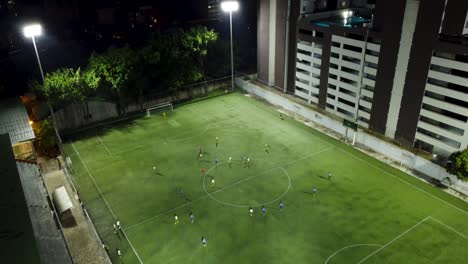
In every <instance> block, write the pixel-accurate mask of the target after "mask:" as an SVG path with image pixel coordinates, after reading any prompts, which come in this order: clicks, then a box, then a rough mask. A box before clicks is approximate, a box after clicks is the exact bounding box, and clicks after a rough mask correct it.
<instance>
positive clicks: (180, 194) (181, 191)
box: [178, 188, 187, 199]
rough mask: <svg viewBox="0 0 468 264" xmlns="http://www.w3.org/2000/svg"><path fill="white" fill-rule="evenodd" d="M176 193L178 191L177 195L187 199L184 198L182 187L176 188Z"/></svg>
mask: <svg viewBox="0 0 468 264" xmlns="http://www.w3.org/2000/svg"><path fill="white" fill-rule="evenodd" d="M178 193H179V196H180V197H181V198H184V199H187V198H185V193H184V189H182V188H180V189H178Z"/></svg>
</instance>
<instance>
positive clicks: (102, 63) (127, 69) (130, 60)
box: [88, 46, 138, 114]
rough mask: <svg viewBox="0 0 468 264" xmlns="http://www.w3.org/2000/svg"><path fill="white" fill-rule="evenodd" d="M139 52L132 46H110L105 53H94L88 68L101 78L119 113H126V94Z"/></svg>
mask: <svg viewBox="0 0 468 264" xmlns="http://www.w3.org/2000/svg"><path fill="white" fill-rule="evenodd" d="M137 62H138V59H137V54H136V52H135V51H133V50H132V49H131V48H130V47H128V46H125V47H123V48H110V49H108V50H107V52H106V53H104V54H97V53H93V54H92V55H91V57H90V59H89V65H88V69H89V70H90V71H92V72H94V73H95V74H96V76H97V77H98V78H101V79H102V80H103V82H104V87H105V89H106V90H107V91H108V92H109V94H108V95H109V96H110V98H111V99H112V100H113V101H115V102H116V103H117V110H118V112H119V114H122V113H125V110H126V109H125V108H126V99H125V98H126V97H125V94H126V93H127V92H128V91H129V90H130V89H129V84H130V83H131V82H132V81H133V80H134V78H135V75H136V73H135V69H136V65H137Z"/></svg>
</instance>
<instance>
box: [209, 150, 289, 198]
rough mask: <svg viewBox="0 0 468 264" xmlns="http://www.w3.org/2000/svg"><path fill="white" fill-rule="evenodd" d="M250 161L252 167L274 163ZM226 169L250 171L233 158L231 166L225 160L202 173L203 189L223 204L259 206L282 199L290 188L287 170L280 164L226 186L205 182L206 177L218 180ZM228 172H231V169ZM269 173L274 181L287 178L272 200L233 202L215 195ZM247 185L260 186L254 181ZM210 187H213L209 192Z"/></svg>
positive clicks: (263, 160)
mask: <svg viewBox="0 0 468 264" xmlns="http://www.w3.org/2000/svg"><path fill="white" fill-rule="evenodd" d="M250 163H252V167H253V166H258V165H259V164H260V163H268V164H271V165H275V164H274V163H273V162H271V161H268V160H265V159H252V160H251V162H250ZM244 166H245V167H244ZM249 166H250V165H249ZM220 170H221V173H220V172H219V171H220ZM227 170H234V173H236V172H240V171H246V172H248V171H252V170H251V169H250V168H248V166H247V165H246V164H244V163H241V161H240V160H233V161H232V164H231V166H229V163H227V162H222V163H219V164H218V165H217V166H213V167H211V168H209V169H208V170H207V171H206V173H205V174H204V175H203V190H204V191H205V193H206V194H207V195H208V196H209V197H210V198H211V199H213V200H215V201H217V202H219V203H221V204H224V205H228V206H233V207H259V206H263V205H268V204H272V203H274V202H277V201H279V200H280V199H282V198H283V197H284V196H285V195H286V194H287V193H288V192H289V189H290V188H291V178H290V177H289V174H288V172H287V171H286V170H285V169H284V168H283V167H281V166H273V167H271V168H269V169H267V170H264V171H262V172H258V173H255V174H253V175H249V176H248V177H244V178H240V179H238V180H237V181H234V182H231V183H229V184H227V185H226V186H222V187H211V183H210V182H211V181H210V180H208V183H207V177H214V179H215V180H218V179H219V178H222V177H223V173H222V172H223V171H227ZM230 172H231V173H233V172H232V171H230ZM213 173H216V174H217V175H213ZM218 173H220V174H218ZM243 174H248V173H243ZM269 174H274V177H276V179H274V180H276V181H278V180H281V179H278V177H282V178H287V184H286V185H284V187H283V189H284V191H282V192H279V194H277V195H276V196H275V197H274V198H273V199H272V200H269V199H265V201H263V200H262V201H259V202H252V203H233V202H230V201H228V200H229V199H220V198H218V197H216V194H217V193H222V192H224V191H232V190H233V187H235V186H239V185H241V184H246V183H247V184H248V182H249V181H251V180H255V179H258V178H259V177H262V176H263V177H265V175H269ZM218 175H219V176H218ZM278 175H279V176H278ZM285 176H286V177H285ZM267 180H271V177H270V178H268V179H267ZM263 181H265V180H263ZM268 183H270V182H268ZM273 184H275V183H273ZM215 186H216V185H215ZM248 187H250V188H252V187H260V186H256V184H255V183H254V184H253V185H251V186H248ZM211 188H213V189H212V191H211V192H210V189H211ZM255 189H256V190H258V191H262V188H255ZM239 191H240V192H242V190H239ZM245 195H251V194H245Z"/></svg>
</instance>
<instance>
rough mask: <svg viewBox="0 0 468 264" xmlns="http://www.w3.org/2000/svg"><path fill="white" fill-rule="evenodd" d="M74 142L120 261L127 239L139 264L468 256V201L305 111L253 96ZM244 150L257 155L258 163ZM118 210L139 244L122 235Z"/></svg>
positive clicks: (86, 185) (88, 190)
mask: <svg viewBox="0 0 468 264" xmlns="http://www.w3.org/2000/svg"><path fill="white" fill-rule="evenodd" d="M216 137H219V146H218V147H215V138H216ZM265 144H268V145H269V151H270V153H269V154H268V153H267V152H266V151H265V146H264V145H265ZM199 146H201V147H202V151H203V159H202V160H201V161H199V160H198V158H197V155H198V148H199ZM65 148H66V151H67V153H68V155H69V156H70V157H71V159H72V161H73V168H74V175H73V179H74V181H75V183H76V185H77V188H78V189H79V191H80V195H81V198H82V199H83V200H84V203H85V206H86V207H87V209H88V210H89V212H90V215H91V217H92V219H93V221H94V223H95V225H96V227H97V230H98V232H99V234H100V235H101V236H102V239H103V240H105V241H106V243H108V244H109V246H110V248H111V249H110V255H111V258H112V259H113V260H114V261H115V260H116V259H117V257H116V254H115V250H116V248H119V249H121V250H122V252H123V254H124V256H123V258H122V262H124V263H127V264H128V263H139V260H138V258H137V256H136V254H135V251H136V252H137V254H138V256H139V257H140V259H141V261H142V262H143V263H358V262H360V261H361V260H363V261H362V262H361V263H466V262H465V261H466V260H467V259H468V250H466V245H467V242H468V238H467V236H468V204H466V203H464V202H463V201H461V200H458V199H456V198H454V197H451V196H449V195H447V194H446V193H444V192H442V191H440V190H438V189H436V188H434V187H432V186H429V185H427V184H425V183H423V182H421V181H420V180H418V179H415V178H413V177H411V176H408V175H406V174H404V173H402V172H400V171H399V170H396V169H394V168H392V167H390V166H388V165H386V164H384V163H382V162H380V161H377V160H375V159H373V158H372V157H369V156H367V155H365V154H363V153H361V152H359V151H356V150H354V149H353V148H351V147H349V146H346V145H344V144H342V143H340V142H339V141H336V140H334V139H332V138H329V137H328V136H326V135H324V134H321V133H319V132H317V131H315V130H313V129H311V128H309V127H307V126H305V125H303V124H301V123H298V122H297V121H295V120H292V119H290V118H288V117H287V118H285V120H281V119H280V118H279V114H278V112H276V111H275V109H273V108H272V107H270V106H268V105H265V104H264V103H261V102H258V101H256V100H254V99H252V98H249V97H247V96H245V95H242V94H240V93H234V94H229V95H226V96H221V97H216V98H213V99H209V100H205V101H201V102H197V103H193V104H186V105H184V106H181V107H177V108H175V111H174V112H172V113H170V114H169V115H168V118H167V119H163V118H162V117H161V115H157V116H153V117H150V118H141V119H137V120H134V121H129V122H128V123H124V124H118V125H113V126H112V127H106V128H99V129H95V130H92V131H87V132H86V133H82V134H80V135H79V136H77V137H75V139H74V140H73V141H70V142H69V143H68V144H66V146H65ZM78 153H79V154H78ZM229 156H231V157H232V159H233V163H232V168H230V167H229V166H228V164H227V159H228V157H229ZM242 157H250V159H251V162H250V164H249V165H250V167H247V166H246V167H245V168H244V165H243V164H242V162H241V161H240V160H241V158H242ZM216 158H218V159H219V161H220V164H219V166H218V167H215V165H214V160H215V159H216ZM153 166H157V168H158V172H160V175H159V174H155V173H154V172H153V169H152V168H153ZM202 167H204V168H206V169H207V170H208V171H207V173H206V175H203V174H202V173H201V171H200V169H201V168H202ZM328 171H331V172H332V173H333V176H332V180H331V181H329V180H328V178H327V173H328ZM212 177H214V178H215V186H214V187H212V186H211V178H212ZM97 186H98V188H99V191H98V189H97ZM314 186H315V187H316V188H317V193H316V194H315V195H313V194H312V188H313V187H314ZM179 189H183V191H184V193H185V197H181V196H180V195H179V193H178V190H179ZM99 192H101V193H102V196H101V194H100V193H99ZM103 197H105V201H104V199H103ZM279 199H282V200H283V202H284V206H285V207H284V209H283V210H280V209H279V208H278V202H279ZM106 202H107V203H108V205H109V206H110V208H112V213H111V212H110V210H109V209H108V208H107V206H106ZM262 205H265V206H266V208H267V213H266V215H265V216H263V215H262V213H261V206H262ZM249 206H253V207H254V215H253V216H250V215H249V213H248V207H249ZM190 211H191V212H193V213H194V214H195V218H196V219H195V223H193V224H192V223H190V221H189V212H190ZM112 214H114V215H115V217H116V218H118V219H119V220H120V222H121V223H122V226H123V229H124V231H125V233H126V235H127V236H128V239H129V241H131V246H133V248H134V250H133V249H132V247H131V246H130V243H129V242H128V241H127V239H126V238H125V237H123V236H122V234H121V235H120V239H119V238H118V237H117V235H115V234H113V230H112V223H113V221H114V218H113V215H112ZM174 214H177V215H178V217H179V223H178V224H174ZM202 236H205V237H206V239H207V242H208V244H207V247H206V248H204V247H203V246H202V244H201V237H202Z"/></svg>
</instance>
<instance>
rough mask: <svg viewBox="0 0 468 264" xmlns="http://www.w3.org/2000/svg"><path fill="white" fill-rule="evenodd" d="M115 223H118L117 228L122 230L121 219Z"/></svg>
mask: <svg viewBox="0 0 468 264" xmlns="http://www.w3.org/2000/svg"><path fill="white" fill-rule="evenodd" d="M115 224H116V225H117V228H118V229H119V230H122V226H120V221H119V220H117V222H115Z"/></svg>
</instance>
